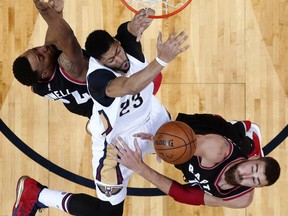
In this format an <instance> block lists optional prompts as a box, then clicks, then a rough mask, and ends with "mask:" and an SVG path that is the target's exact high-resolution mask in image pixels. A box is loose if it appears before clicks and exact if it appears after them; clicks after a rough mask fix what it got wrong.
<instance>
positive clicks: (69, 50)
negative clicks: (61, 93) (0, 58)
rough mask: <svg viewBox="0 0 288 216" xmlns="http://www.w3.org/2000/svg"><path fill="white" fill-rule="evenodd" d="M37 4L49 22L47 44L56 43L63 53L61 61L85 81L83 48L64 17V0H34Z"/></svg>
mask: <svg viewBox="0 0 288 216" xmlns="http://www.w3.org/2000/svg"><path fill="white" fill-rule="evenodd" d="M34 3H35V6H36V8H37V9H38V11H39V13H40V14H41V16H42V17H43V19H44V20H45V21H46V23H47V24H48V29H47V35H46V40H45V44H54V45H55V46H56V47H57V48H58V49H60V50H62V52H63V54H62V56H61V58H59V63H60V65H61V66H63V67H64V68H65V69H66V70H67V72H68V73H69V75H70V76H71V77H73V78H75V79H81V80H83V81H85V78H86V73H85V72H86V69H84V68H85V65H84V63H83V53H82V48H81V46H80V44H79V42H78V41H77V38H76V37H75V35H74V32H73V30H72V29H71V27H70V26H69V24H68V23H67V22H66V21H65V20H64V19H63V17H62V10H63V7H64V0H49V1H48V2H45V1H44V0H34Z"/></svg>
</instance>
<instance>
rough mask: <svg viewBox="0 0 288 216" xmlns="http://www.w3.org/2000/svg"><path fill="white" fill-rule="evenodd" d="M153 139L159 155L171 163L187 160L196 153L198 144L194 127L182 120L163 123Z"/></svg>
mask: <svg viewBox="0 0 288 216" xmlns="http://www.w3.org/2000/svg"><path fill="white" fill-rule="evenodd" d="M153 140H154V148H155V151H156V153H157V155H158V156H159V157H160V158H161V159H162V160H164V161H166V162H167V163H171V164H181V163H185V162H187V161H188V160H189V159H190V158H191V157H192V156H193V155H194V153H195V151H196V146H197V140H196V135H195V133H194V131H193V130H192V128H191V127H190V126H188V125H187V124H185V123H183V122H180V121H171V122H168V123H165V124H163V125H162V126H161V127H160V128H159V129H158V130H157V132H156V134H155V136H154V137H153Z"/></svg>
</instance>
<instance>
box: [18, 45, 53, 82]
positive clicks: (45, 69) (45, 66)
mask: <svg viewBox="0 0 288 216" xmlns="http://www.w3.org/2000/svg"><path fill="white" fill-rule="evenodd" d="M56 53H57V48H56V47H55V46H53V45H44V46H39V47H34V48H32V49H29V50H27V51H26V52H25V53H24V54H23V55H22V56H25V57H26V58H27V59H28V61H29V63H30V65H31V68H32V70H33V71H37V74H38V76H39V79H47V78H50V77H51V75H52V73H53V72H54V69H55V67H56V63H57V55H56Z"/></svg>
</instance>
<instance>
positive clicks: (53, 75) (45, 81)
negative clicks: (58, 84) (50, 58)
mask: <svg viewBox="0 0 288 216" xmlns="http://www.w3.org/2000/svg"><path fill="white" fill-rule="evenodd" d="M55 74H56V69H55V70H54V72H53V74H52V76H51V77H50V78H49V80H38V82H39V83H49V82H51V80H53V79H54V77H55Z"/></svg>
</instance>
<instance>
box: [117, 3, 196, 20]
mask: <svg viewBox="0 0 288 216" xmlns="http://www.w3.org/2000/svg"><path fill="white" fill-rule="evenodd" d="M191 1H192V0H188V1H186V3H185V4H183V5H182V6H181V7H180V8H178V9H177V10H175V11H173V12H171V13H168V14H164V15H153V16H148V17H149V18H152V19H160V18H167V17H170V16H173V15H175V14H177V13H179V12H180V11H182V10H183V9H184V8H186V7H187V6H188V5H189V4H190V2H191ZM121 2H122V3H123V4H124V5H125V6H126V7H127V8H128V9H129V10H131V11H132V12H134V13H136V14H137V13H138V11H137V10H135V9H134V8H133V7H131V6H130V5H129V4H128V3H127V2H126V1H125V0H121Z"/></svg>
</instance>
